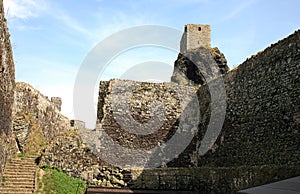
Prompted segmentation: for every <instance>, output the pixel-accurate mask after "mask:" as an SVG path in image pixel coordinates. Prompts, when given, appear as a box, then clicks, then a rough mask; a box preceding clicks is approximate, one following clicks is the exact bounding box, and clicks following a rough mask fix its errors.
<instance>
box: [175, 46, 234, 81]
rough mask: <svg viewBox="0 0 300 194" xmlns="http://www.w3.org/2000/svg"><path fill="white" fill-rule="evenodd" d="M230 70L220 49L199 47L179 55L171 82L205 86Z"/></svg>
mask: <svg viewBox="0 0 300 194" xmlns="http://www.w3.org/2000/svg"><path fill="white" fill-rule="evenodd" d="M228 70H229V67H228V66H227V60H226V58H225V56H224V54H223V53H221V52H220V51H219V49H218V48H216V47H215V48H205V47H199V48H196V49H190V50H187V51H186V52H184V53H179V54H178V58H177V60H176V61H175V64H174V72H173V75H172V77H171V81H172V82H175V83H178V84H182V85H188V84H193V85H203V84H204V83H206V82H208V81H210V80H211V79H213V78H215V77H218V76H221V75H222V74H224V73H226V72H227V71H228Z"/></svg>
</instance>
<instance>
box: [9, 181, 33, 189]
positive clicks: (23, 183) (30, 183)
mask: <svg viewBox="0 0 300 194" xmlns="http://www.w3.org/2000/svg"><path fill="white" fill-rule="evenodd" d="M3 184H4V186H5V187H8V186H11V185H34V184H35V183H34V180H27V181H25V180H22V181H5V183H3Z"/></svg>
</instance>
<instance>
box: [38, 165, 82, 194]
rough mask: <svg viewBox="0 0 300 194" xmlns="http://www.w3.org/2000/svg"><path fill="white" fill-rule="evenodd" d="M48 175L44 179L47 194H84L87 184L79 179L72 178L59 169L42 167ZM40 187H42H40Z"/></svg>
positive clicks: (44, 191) (44, 190)
mask: <svg viewBox="0 0 300 194" xmlns="http://www.w3.org/2000/svg"><path fill="white" fill-rule="evenodd" d="M42 169H43V170H44V171H46V174H45V175H44V176H43V178H42V184H43V193H45V194H48V193H49V194H50V193H51V194H52V193H53V194H76V193H78V194H84V193H85V190H86V183H85V182H84V181H82V180H80V179H78V178H72V177H70V176H68V175H67V174H65V173H63V172H62V171H61V170H59V169H56V168H54V169H52V168H49V167H47V166H46V167H42ZM39 186H40V185H39Z"/></svg>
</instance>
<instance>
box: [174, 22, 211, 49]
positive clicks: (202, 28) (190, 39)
mask: <svg viewBox="0 0 300 194" xmlns="http://www.w3.org/2000/svg"><path fill="white" fill-rule="evenodd" d="M200 46H203V47H210V26H209V25H201V24H187V25H185V27H184V33H183V35H182V38H181V41H180V52H181V53H183V52H185V51H187V50H189V49H194V48H198V47H200Z"/></svg>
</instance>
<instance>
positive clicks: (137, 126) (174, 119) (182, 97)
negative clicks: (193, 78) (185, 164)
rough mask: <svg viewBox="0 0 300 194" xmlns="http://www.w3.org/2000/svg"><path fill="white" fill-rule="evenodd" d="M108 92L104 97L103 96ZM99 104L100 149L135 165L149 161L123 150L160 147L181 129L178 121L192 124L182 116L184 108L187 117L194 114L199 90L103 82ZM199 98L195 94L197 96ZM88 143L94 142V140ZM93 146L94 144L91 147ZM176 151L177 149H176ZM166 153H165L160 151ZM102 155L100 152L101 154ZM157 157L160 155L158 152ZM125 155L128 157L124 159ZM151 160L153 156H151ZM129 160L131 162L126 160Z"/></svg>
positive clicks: (162, 85)
mask: <svg viewBox="0 0 300 194" xmlns="http://www.w3.org/2000/svg"><path fill="white" fill-rule="evenodd" d="M103 93H105V96H103V95H102V94H103ZM99 94H100V95H99V102H101V103H99V104H98V110H101V111H98V121H99V123H100V125H101V127H102V129H100V130H102V133H101V134H96V135H95V136H97V135H100V137H98V136H97V138H99V140H98V141H97V140H95V141H96V142H99V145H98V146H99V147H101V148H103V149H104V150H102V152H105V149H106V147H108V149H112V150H110V151H109V150H106V151H107V153H106V157H108V158H110V157H121V158H122V157H123V156H124V157H123V158H122V160H123V162H124V163H128V164H129V163H136V164H137V166H139V165H138V163H139V162H140V161H143V160H144V159H145V160H149V158H147V157H148V156H146V155H144V154H142V152H141V153H139V154H138V156H132V158H127V157H130V156H131V154H130V153H127V152H126V151H124V150H129V151H130V150H149V152H150V150H152V149H155V148H157V147H158V146H159V145H160V144H163V143H165V142H168V141H169V140H170V138H172V136H173V135H174V134H175V132H176V131H177V132H178V133H185V131H184V130H182V129H179V124H178V123H179V122H182V123H189V124H191V122H192V121H188V120H187V119H188V118H185V117H184V116H181V113H182V112H183V109H186V111H187V112H189V113H186V114H194V111H195V110H194V109H193V108H192V107H191V106H192V105H191V104H188V102H190V101H191V100H192V97H193V94H196V90H195V89H194V88H193V87H187V86H183V85H178V84H174V83H146V82H135V81H129V80H126V81H125V80H111V81H108V82H104V81H103V82H101V83H100V90H99ZM194 97H196V95H194ZM192 127H193V125H192V124H191V125H190V126H189V125H187V126H186V128H185V130H186V131H191V130H192V129H191V128H192ZM104 134H105V135H108V136H109V137H110V138H112V140H113V142H115V143H116V144H118V145H121V146H122V147H123V148H124V150H115V149H113V146H111V147H109V146H106V145H110V144H112V143H109V142H108V141H107V140H106V139H105V137H104ZM86 142H87V143H88V144H89V143H93V142H92V141H91V140H86ZM90 146H93V145H90ZM175 149H176V148H175ZM194 149H195V148H194ZM161 151H162V152H164V151H163V150H161ZM100 152H101V151H100ZM155 154H158V153H155ZM125 156H126V157H125ZM151 157H152V156H151ZM127 160H128V161H127Z"/></svg>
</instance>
